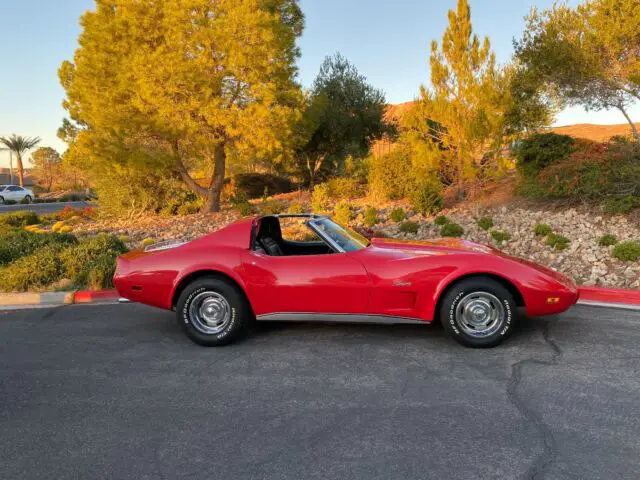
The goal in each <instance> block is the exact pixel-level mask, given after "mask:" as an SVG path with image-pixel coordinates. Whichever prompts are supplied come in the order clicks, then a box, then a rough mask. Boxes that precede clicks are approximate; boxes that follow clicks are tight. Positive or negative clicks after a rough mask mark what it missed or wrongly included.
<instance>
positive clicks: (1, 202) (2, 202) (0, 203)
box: [0, 197, 4, 205]
mask: <svg viewBox="0 0 640 480" xmlns="http://www.w3.org/2000/svg"><path fill="white" fill-rule="evenodd" d="M0 205H4V197H0Z"/></svg>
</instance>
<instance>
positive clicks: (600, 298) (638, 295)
mask: <svg viewBox="0 0 640 480" xmlns="http://www.w3.org/2000/svg"><path fill="white" fill-rule="evenodd" d="M578 291H579V292H580V300H585V301H588V302H600V303H621V304H625V305H640V290H624V289H622V288H601V287H579V288H578Z"/></svg>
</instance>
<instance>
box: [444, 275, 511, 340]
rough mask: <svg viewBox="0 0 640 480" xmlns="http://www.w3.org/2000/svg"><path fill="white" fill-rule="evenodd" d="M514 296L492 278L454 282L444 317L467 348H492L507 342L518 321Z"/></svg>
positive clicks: (448, 328) (448, 329)
mask: <svg viewBox="0 0 640 480" xmlns="http://www.w3.org/2000/svg"><path fill="white" fill-rule="evenodd" d="M517 312H518V310H517V305H516V302H515V300H514V298H513V295H511V293H510V292H509V290H508V289H507V288H505V287H504V286H503V285H502V284H500V283H499V282H497V281H495V280H493V279H492V278H488V277H473V278H469V279H466V280H461V281H460V282H458V283H456V284H454V285H453V286H452V287H451V288H450V289H449V290H448V291H447V292H446V293H445V296H444V298H443V299H442V303H441V306H440V312H439V313H440V319H441V322H442V326H443V327H444V330H445V332H447V334H448V335H450V336H451V337H453V338H454V339H455V340H456V341H457V342H458V343H460V344H462V345H464V346H465V347H474V348H491V347H495V346H497V345H499V344H501V343H502V342H504V341H505V340H506V339H507V338H508V337H509V335H511V333H512V332H513V328H514V326H515V323H516V321H517Z"/></svg>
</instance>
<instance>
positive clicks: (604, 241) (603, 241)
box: [598, 234, 618, 247]
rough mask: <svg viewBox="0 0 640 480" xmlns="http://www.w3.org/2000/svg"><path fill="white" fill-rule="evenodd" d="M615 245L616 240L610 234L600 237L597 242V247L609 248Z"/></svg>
mask: <svg viewBox="0 0 640 480" xmlns="http://www.w3.org/2000/svg"><path fill="white" fill-rule="evenodd" d="M616 243H618V238H617V237H616V236H615V235H611V234H606V235H603V236H601V237H600V240H598V245H601V246H603V247H609V246H611V245H615V244H616Z"/></svg>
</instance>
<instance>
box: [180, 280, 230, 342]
mask: <svg viewBox="0 0 640 480" xmlns="http://www.w3.org/2000/svg"><path fill="white" fill-rule="evenodd" d="M189 317H190V318H191V322H192V324H193V326H194V327H195V328H196V329H197V330H199V331H200V332H202V333H205V334H207V335H215V334H217V333H220V332H222V331H223V330H224V329H225V328H227V326H228V325H229V322H230V321H231V305H229V302H228V301H227V299H226V298H224V297H223V296H222V295H220V294H219V293H216V292H210V291H209V292H202V293H199V294H198V295H196V297H195V298H194V299H193V300H192V301H191V304H190V305H189Z"/></svg>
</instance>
